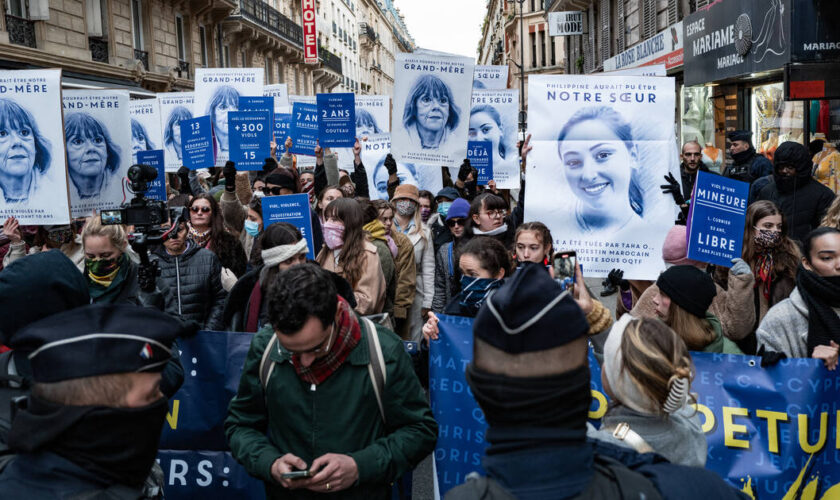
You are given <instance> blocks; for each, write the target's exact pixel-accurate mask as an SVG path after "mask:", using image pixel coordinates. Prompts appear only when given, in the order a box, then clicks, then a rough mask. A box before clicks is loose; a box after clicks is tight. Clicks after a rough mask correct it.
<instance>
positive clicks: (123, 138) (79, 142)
mask: <svg viewBox="0 0 840 500" xmlns="http://www.w3.org/2000/svg"><path fill="white" fill-rule="evenodd" d="M63 104H64V142H65V144H66V147H67V171H68V174H69V177H70V186H69V188H70V208H71V211H72V215H73V217H86V216H88V215H90V214H91V212H92V211H93V210H97V211H101V210H111V209H115V208H119V207H120V204H122V202H123V189H122V181H123V179H124V178H125V176H126V174H127V172H128V167H130V166H131V127H127V126H126V124H128V123H130V120H131V114H130V111H129V96H128V92H127V91H125V90H108V89H105V90H65V91H64V95H63Z"/></svg>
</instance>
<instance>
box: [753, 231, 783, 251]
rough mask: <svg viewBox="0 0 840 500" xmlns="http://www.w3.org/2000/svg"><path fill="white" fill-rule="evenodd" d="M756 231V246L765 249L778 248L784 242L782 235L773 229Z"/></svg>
mask: <svg viewBox="0 0 840 500" xmlns="http://www.w3.org/2000/svg"><path fill="white" fill-rule="evenodd" d="M755 229H756V231H757V232H756V234H755V238H754V240H755V244H756V245H758V246H760V247H763V248H776V247H777V246H778V245H779V242H780V241H781V240H782V233H781V232H779V231H774V230H772V229H759V228H755Z"/></svg>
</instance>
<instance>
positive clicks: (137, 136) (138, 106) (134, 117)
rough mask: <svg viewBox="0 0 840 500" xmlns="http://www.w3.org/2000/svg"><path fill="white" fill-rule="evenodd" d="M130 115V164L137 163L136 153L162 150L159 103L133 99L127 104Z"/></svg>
mask: <svg viewBox="0 0 840 500" xmlns="http://www.w3.org/2000/svg"><path fill="white" fill-rule="evenodd" d="M128 111H129V114H130V115H131V162H132V163H137V153H139V152H140V151H151V150H154V149H163V137H162V134H161V133H160V130H161V129H160V103H159V102H158V100H157V99H134V100H132V101H131V102H129V103H128Z"/></svg>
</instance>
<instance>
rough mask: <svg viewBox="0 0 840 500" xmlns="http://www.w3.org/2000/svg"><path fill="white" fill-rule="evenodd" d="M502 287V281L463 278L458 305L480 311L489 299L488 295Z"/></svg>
mask: <svg viewBox="0 0 840 500" xmlns="http://www.w3.org/2000/svg"><path fill="white" fill-rule="evenodd" d="M500 286H502V280H500V279H494V278H473V277H471V276H461V294H460V295H459V299H458V303H459V304H461V305H462V306H464V307H471V308H474V309H476V310H478V309H479V308H480V307H481V305H482V304H483V303H484V300H485V299H486V298H487V294H488V293H490V292H491V291H493V290H495V289H497V288H499V287H500Z"/></svg>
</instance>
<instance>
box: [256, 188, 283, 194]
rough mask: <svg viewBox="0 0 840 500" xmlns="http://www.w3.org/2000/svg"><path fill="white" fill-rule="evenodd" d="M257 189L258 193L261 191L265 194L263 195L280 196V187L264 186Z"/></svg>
mask: <svg viewBox="0 0 840 500" xmlns="http://www.w3.org/2000/svg"><path fill="white" fill-rule="evenodd" d="M258 189H259V190H260V191H262V192H263V193H265V194H270V195H273V196H278V195H280V191H281V190H282V189H283V188H281V187H277V186H274V187H268V186H264V187H261V188H258Z"/></svg>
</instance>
